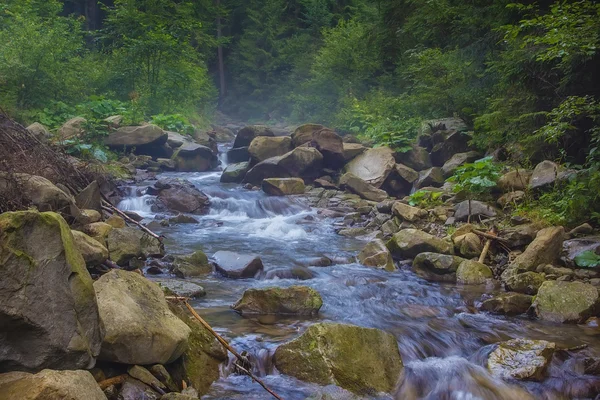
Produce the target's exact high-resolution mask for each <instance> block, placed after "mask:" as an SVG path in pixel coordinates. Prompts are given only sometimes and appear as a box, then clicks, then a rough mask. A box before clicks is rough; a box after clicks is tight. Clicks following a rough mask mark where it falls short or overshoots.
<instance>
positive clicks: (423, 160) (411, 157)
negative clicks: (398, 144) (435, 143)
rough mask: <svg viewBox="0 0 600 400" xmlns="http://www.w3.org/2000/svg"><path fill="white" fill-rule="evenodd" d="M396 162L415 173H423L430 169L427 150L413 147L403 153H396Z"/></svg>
mask: <svg viewBox="0 0 600 400" xmlns="http://www.w3.org/2000/svg"><path fill="white" fill-rule="evenodd" d="M396 161H397V162H399V163H401V164H404V165H406V166H407V167H410V168H412V169H414V170H416V171H423V170H426V169H428V168H431V167H432V164H431V158H430V157H429V152H428V151H427V149H425V148H423V147H419V146H413V147H412V149H411V150H409V151H407V152H405V153H396Z"/></svg>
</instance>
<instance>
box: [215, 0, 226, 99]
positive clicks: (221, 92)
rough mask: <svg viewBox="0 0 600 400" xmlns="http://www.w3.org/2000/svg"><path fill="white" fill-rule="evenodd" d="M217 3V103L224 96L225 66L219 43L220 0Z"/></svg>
mask: <svg viewBox="0 0 600 400" xmlns="http://www.w3.org/2000/svg"><path fill="white" fill-rule="evenodd" d="M216 5H217V41H218V42H219V44H218V47H217V58H218V62H219V105H220V104H221V103H222V102H223V99H224V98H225V66H224V64H223V46H222V45H221V10H220V9H219V7H220V5H221V0H216Z"/></svg>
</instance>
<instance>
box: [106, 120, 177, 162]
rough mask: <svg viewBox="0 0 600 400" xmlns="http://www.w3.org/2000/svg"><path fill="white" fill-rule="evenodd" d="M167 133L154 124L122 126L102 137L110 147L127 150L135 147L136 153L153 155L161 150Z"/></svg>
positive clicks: (165, 141) (166, 138)
mask: <svg viewBox="0 0 600 400" xmlns="http://www.w3.org/2000/svg"><path fill="white" fill-rule="evenodd" d="M168 139H169V135H168V134H167V132H165V131H163V130H162V129H161V128H159V127H158V126H156V125H143V126H123V127H121V128H119V129H117V130H116V131H114V132H113V133H111V134H110V135H108V136H107V137H106V138H105V139H104V144H105V145H107V146H108V147H110V148H111V149H114V150H118V151H125V152H129V151H131V150H132V149H134V148H135V152H136V154H148V155H155V154H156V153H158V152H162V150H161V149H162V146H163V145H164V144H166V143H167V140H168Z"/></svg>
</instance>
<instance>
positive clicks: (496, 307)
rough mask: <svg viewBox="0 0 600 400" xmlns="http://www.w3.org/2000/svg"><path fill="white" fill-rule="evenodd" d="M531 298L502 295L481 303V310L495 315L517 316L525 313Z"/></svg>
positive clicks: (521, 295) (517, 295)
mask: <svg viewBox="0 0 600 400" xmlns="http://www.w3.org/2000/svg"><path fill="white" fill-rule="evenodd" d="M532 301H533V296H529V295H526V294H523V293H502V294H500V295H498V296H494V297H492V298H491V299H487V300H484V301H483V303H481V309H482V310H484V311H489V312H492V313H496V314H506V315H517V314H523V313H525V312H527V310H528V309H529V307H530V306H531V302H532Z"/></svg>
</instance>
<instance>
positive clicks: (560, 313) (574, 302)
mask: <svg viewBox="0 0 600 400" xmlns="http://www.w3.org/2000/svg"><path fill="white" fill-rule="evenodd" d="M532 307H533V309H534V310H535V313H536V315H537V316H538V318H541V319H543V320H546V321H552V322H576V323H577V322H583V321H585V320H586V319H587V318H589V317H591V316H596V315H598V312H599V311H600V308H599V307H600V301H599V299H598V289H597V288H596V287H595V286H592V285H590V284H588V283H583V282H562V281H546V282H544V283H543V284H542V286H540V288H539V289H538V293H537V296H536V298H535V301H534V302H533V305H532Z"/></svg>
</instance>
